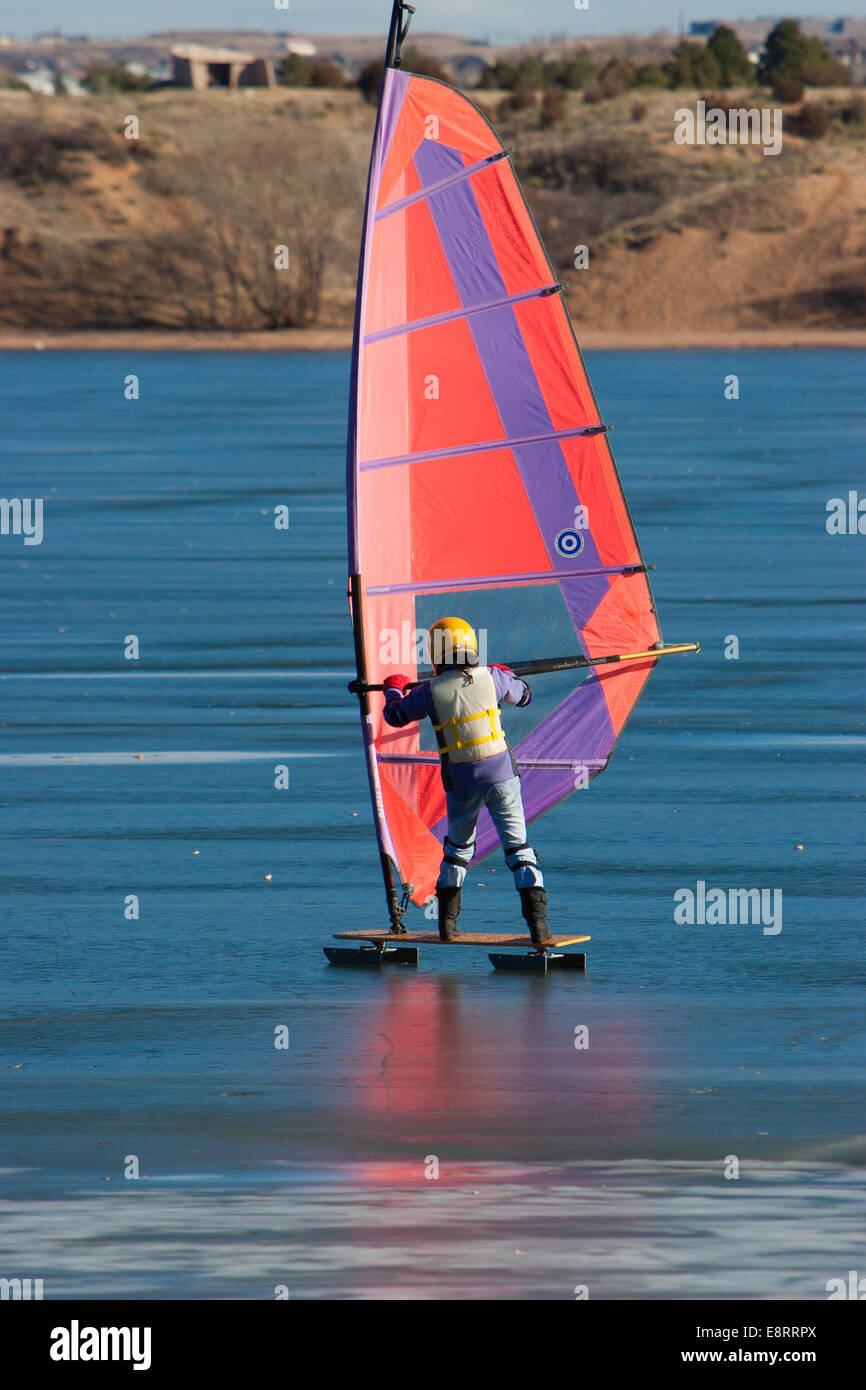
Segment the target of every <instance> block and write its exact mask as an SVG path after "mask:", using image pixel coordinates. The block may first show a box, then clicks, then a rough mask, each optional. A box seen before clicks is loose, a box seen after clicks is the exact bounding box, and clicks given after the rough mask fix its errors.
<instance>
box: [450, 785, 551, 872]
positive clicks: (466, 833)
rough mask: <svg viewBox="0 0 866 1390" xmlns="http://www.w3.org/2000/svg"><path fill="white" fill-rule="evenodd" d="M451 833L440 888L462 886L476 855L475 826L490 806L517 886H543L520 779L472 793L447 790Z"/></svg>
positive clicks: (488, 786) (479, 787) (484, 787)
mask: <svg viewBox="0 0 866 1390" xmlns="http://www.w3.org/2000/svg"><path fill="white" fill-rule="evenodd" d="M445 803H446V807H447V810H448V835H447V836H446V839H445V856H444V858H443V860H442V867H441V869H440V870H439V878H438V879H437V880H436V887H437V888H461V887H462V886H463V880H464V879H465V877H466V870H467V869H468V868H469V865H470V864H471V863H472V859H473V857H474V855H475V827H476V825H477V823H478V817H479V816H480V814H481V810H482V807H484V806H486V807H487V809H488V811H489V812H490V818H491V820H492V821H493V824H494V825H495V826H496V833H497V834H498V836H499V839H500V841H501V844H502V848H503V849H504V851H505V862H506V864H507V865H508V867H509V869H510V870H511V872H512V873H513V875H514V886H515V888H517V889H518V890H519V889H521V888H543V887H544V879H543V877H542V874H541V870H540V869H539V867H538V859H537V857H536V854H535V850H534V849H533V848H532V846H531V845H528V844H527V843H526V820H525V818H524V815H523V799H522V797H521V795H520V778H519V777H509V779H508V781H507V782H486V783H481V784H479V786H478V787H476V788H475V789H474V790H473V791H471V792H461V793H459V794H458V793H457V792H446V795H445Z"/></svg>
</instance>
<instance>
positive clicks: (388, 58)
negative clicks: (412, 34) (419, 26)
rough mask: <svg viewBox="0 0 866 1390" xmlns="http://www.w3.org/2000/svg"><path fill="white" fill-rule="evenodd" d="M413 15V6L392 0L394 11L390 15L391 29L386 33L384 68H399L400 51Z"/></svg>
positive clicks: (400, 0) (398, 0) (401, 0)
mask: <svg viewBox="0 0 866 1390" xmlns="http://www.w3.org/2000/svg"><path fill="white" fill-rule="evenodd" d="M414 13H415V6H414V5H406V4H404V3H403V0H394V9H393V11H392V13H391V28H390V30H389V32H388V48H387V51H386V53H385V67H386V68H399V67H400V65H401V60H400V50H401V49H402V47H403V44H404V42H405V40H406V35H407V34H408V32H409V25H410V24H411V23H412V16H413V14H414Z"/></svg>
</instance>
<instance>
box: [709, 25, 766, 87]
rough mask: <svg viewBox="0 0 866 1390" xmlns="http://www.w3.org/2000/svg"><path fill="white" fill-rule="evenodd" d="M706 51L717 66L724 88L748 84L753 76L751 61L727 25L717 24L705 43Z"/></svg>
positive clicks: (753, 70)
mask: <svg viewBox="0 0 866 1390" xmlns="http://www.w3.org/2000/svg"><path fill="white" fill-rule="evenodd" d="M707 51H708V52H709V53H712V55H713V57H714V58H715V60H716V62H717V63H718V65H719V74H720V76H721V80H722V82H723V84H724V85H725V86H729V85H730V84H732V83H734V82H748V80H749V79H750V78H751V77H754V75H755V69H754V67H753V66H752V62H751V59H750V58H749V55H748V53H747V52H746V50H745V48H744V47H743V45H742V44H741V43H740V40H739V39H738V38H737V35H736V34H735V33H734V30H733V29H731V28H729V27H728V25H727V24H719V25H718V27H717V28H716V30H715V32H714V33H713V35H712V37H711V39H710V40H709V42H708V43H707Z"/></svg>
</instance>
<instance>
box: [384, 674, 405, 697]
mask: <svg viewBox="0 0 866 1390" xmlns="http://www.w3.org/2000/svg"><path fill="white" fill-rule="evenodd" d="M408 684H409V677H408V676H388V677H387V679H386V680H385V681H384V682H383V685H382V688H383V690H384V691H385V696H386V698H387V696H388V694H389V692H390V691H392V690H397V691H399V692H400V696H401V698H402V696H403V694H404V692H405V690H406V686H407V685H408Z"/></svg>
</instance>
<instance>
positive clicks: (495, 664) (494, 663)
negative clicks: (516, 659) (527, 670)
mask: <svg viewBox="0 0 866 1390" xmlns="http://www.w3.org/2000/svg"><path fill="white" fill-rule="evenodd" d="M490 669H491V671H505V672H506V673H507V675H509V676H513V675H514V672H513V671H512V669H511V667H510V666H500V664H499V662H498V661H491V663H490Z"/></svg>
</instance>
